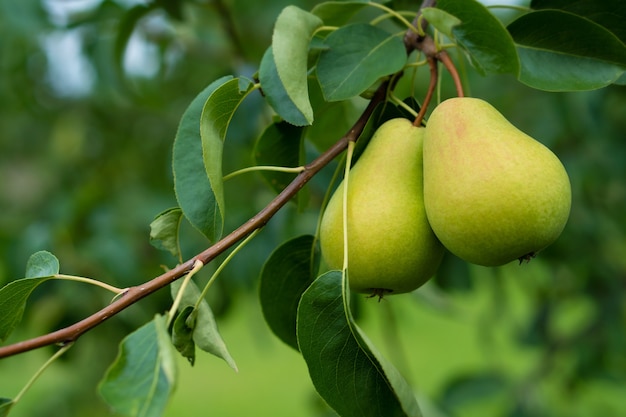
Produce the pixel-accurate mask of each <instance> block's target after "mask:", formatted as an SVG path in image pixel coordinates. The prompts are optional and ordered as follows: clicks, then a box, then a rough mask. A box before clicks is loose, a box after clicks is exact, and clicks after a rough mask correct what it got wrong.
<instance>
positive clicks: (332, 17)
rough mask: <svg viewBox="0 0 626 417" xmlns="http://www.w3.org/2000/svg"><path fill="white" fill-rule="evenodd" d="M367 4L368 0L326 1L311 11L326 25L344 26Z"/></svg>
mask: <svg viewBox="0 0 626 417" xmlns="http://www.w3.org/2000/svg"><path fill="white" fill-rule="evenodd" d="M367 5H368V4H367V1H326V2H324V3H320V4H317V5H316V6H315V7H313V9H311V13H313V14H314V15H315V16H317V17H319V18H320V19H322V20H323V21H324V24H325V25H326V26H343V25H345V24H346V23H347V22H348V21H349V20H350V19H351V18H352V16H354V14H355V13H357V12H358V11H360V10H361V9H362V8H363V7H365V6H367Z"/></svg>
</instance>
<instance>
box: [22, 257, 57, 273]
mask: <svg viewBox="0 0 626 417" xmlns="http://www.w3.org/2000/svg"><path fill="white" fill-rule="evenodd" d="M58 273H59V260H58V259H57V258H56V256H54V255H53V254H51V253H50V252H47V251H39V252H35V253H33V254H32V255H31V256H30V258H28V261H27V262H26V278H42V277H50V276H53V275H56V274H58Z"/></svg>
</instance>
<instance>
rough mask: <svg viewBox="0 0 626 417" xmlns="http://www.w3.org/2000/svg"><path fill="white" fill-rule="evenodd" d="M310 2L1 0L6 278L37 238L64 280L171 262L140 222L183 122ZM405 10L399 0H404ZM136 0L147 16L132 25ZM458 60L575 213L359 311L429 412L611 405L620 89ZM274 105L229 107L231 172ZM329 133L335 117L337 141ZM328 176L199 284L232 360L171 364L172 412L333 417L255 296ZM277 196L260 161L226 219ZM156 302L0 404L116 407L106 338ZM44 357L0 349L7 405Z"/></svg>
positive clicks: (619, 257) (625, 357)
mask: <svg viewBox="0 0 626 417" xmlns="http://www.w3.org/2000/svg"><path fill="white" fill-rule="evenodd" d="M315 3H316V2H314V1H303V0H298V1H297V0H268V1H264V2H258V1H256V0H214V1H208V0H206V1H203V0H171V1H169V0H155V1H152V2H150V1H133V0H41V1H39V0H20V1H14V0H0V285H4V284H6V283H7V282H9V281H11V280H14V279H17V278H20V277H22V276H23V274H24V268H25V263H26V261H27V259H28V257H29V256H30V255H31V254H32V253H34V252H36V251H38V250H49V251H51V252H52V253H54V254H55V255H56V256H57V257H58V258H59V259H60V262H61V271H62V272H63V273H67V274H74V275H82V276H88V277H92V278H97V279H100V280H103V281H106V282H108V283H111V284H114V285H117V286H120V287H126V286H130V285H136V284H139V283H141V282H143V281H146V280H148V279H150V278H151V277H154V276H156V275H158V274H160V273H161V272H162V270H163V269H162V268H163V267H162V265H166V266H170V267H171V266H173V265H175V263H176V261H177V260H176V259H174V258H173V257H172V256H171V255H169V254H167V253H164V252H161V251H158V250H157V249H155V248H153V247H152V246H151V245H150V244H149V239H148V237H149V224H150V222H151V221H152V219H153V218H154V216H156V215H157V214H158V213H159V212H161V211H162V210H165V209H167V208H170V207H173V206H175V205H176V201H175V197H174V193H173V182H172V175H171V149H172V143H173V139H174V136H175V132H176V128H177V123H178V120H179V118H180V117H181V115H182V113H183V111H184V110H185V108H186V106H187V105H188V104H189V102H190V101H191V100H192V99H193V97H194V96H195V95H196V94H197V93H198V92H199V91H201V90H202V89H203V88H204V87H205V86H206V85H208V84H209V83H210V82H211V81H213V80H215V79H216V78H218V77H220V76H222V75H227V74H234V75H246V76H251V75H252V74H254V72H255V71H256V69H257V67H258V63H259V62H260V59H261V57H262V54H263V52H264V51H265V48H266V47H267V46H268V45H269V44H270V39H271V31H272V27H273V22H274V20H275V19H276V16H277V15H278V13H279V12H280V10H281V9H282V8H283V7H285V6H287V5H288V4H295V5H299V6H301V7H303V8H305V9H310V8H311V7H312V6H313V5H314V4H315ZM414 3H417V2H409V1H405V2H392V6H393V7H395V8H398V9H409V10H416V8H417V5H416V4H414ZM141 5H143V6H144V7H148V8H150V10H149V11H148V12H146V13H141V18H140V19H136V18H135V17H136V16H138V11H139V10H140V9H139V8H137V6H141ZM126 38H128V44H127V47H126V48H125V50H122V49H120V45H121V41H120V40H121V39H126ZM462 67H463V68H464V70H465V71H466V72H465V74H466V75H465V76H466V81H467V83H466V84H467V85H468V87H469V93H470V94H471V95H473V96H476V97H482V98H485V99H487V100H489V101H490V102H492V103H493V104H494V105H495V106H496V107H497V108H499V109H500V110H501V112H502V113H503V114H505V116H506V117H507V118H509V120H511V121H512V122H513V123H514V124H515V125H517V126H518V127H519V128H521V129H522V130H524V131H525V132H527V133H529V134H530V135H532V136H534V137H536V138H537V139H539V140H540V141H541V142H543V143H545V144H546V145H548V146H549V147H550V148H552V149H553V150H554V151H555V153H557V155H559V157H560V158H561V159H562V161H563V163H564V165H565V166H566V168H567V170H568V172H569V174H570V177H571V181H572V187H573V208H572V213H571V218H570V221H569V223H568V225H567V227H566V229H565V231H564V233H563V235H562V236H561V238H560V239H559V240H558V242H556V243H555V244H554V245H552V246H551V247H550V248H548V249H546V250H545V251H544V252H543V253H541V255H540V256H539V257H538V258H536V259H534V260H532V262H530V263H528V264H523V265H521V266H520V265H517V264H511V265H507V266H505V267H501V268H482V267H474V266H468V265H466V264H464V263H463V262H460V261H459V260H456V259H453V258H448V259H446V262H445V263H444V265H443V267H442V270H441V271H440V273H439V274H438V276H437V277H436V279H435V280H434V281H433V282H431V283H429V284H428V285H427V286H425V287H423V288H422V289H420V290H419V291H417V292H416V293H414V294H409V295H403V296H397V297H393V298H389V299H385V300H383V301H382V302H380V303H378V302H376V301H375V300H373V299H368V300H366V299H359V300H358V303H357V307H358V309H357V312H358V320H359V323H360V324H361V325H362V327H363V328H364V329H365V330H366V332H367V333H368V335H370V336H371V338H372V340H373V341H374V342H375V343H376V345H377V346H378V347H379V348H380V349H381V350H382V351H383V352H384V353H385V354H386V355H387V356H388V357H389V358H390V359H391V360H392V361H393V362H394V363H395V364H396V365H397V366H398V368H399V369H400V370H401V372H402V373H403V374H404V375H405V376H406V378H407V379H408V380H409V381H410V382H411V384H412V385H413V386H414V387H415V388H416V390H417V391H418V393H419V397H420V404H421V406H422V408H423V411H424V415H425V416H426V417H443V416H450V417H453V416H454V417H456V416H458V417H470V416H506V417H522V416H529V417H530V416H532V417H543V416H563V417H565V416H567V417H578V416H580V417H587V416H606V417H612V416H616V417H617V416H624V415H626V306H625V295H624V294H625V290H626V89H625V87H620V86H612V87H609V88H605V89H602V90H598V91H590V92H579V93H546V92H541V91H535V90H532V89H530V88H527V87H525V86H523V85H521V84H519V83H518V82H517V81H516V80H515V79H514V78H513V77H510V76H490V77H481V76H479V75H477V74H475V73H473V72H472V70H471V68H470V67H469V66H468V65H467V63H465V64H464V65H462ZM424 74H425V73H424ZM424 77H425V75H424ZM405 87H406V86H403V85H400V86H399V89H398V94H400V95H401V94H402V92H403V88H405ZM446 91H447V90H446V89H445V86H444V93H445V92H446ZM450 91H451V90H450ZM418 98H419V97H418ZM363 104H364V102H360V101H358V100H357V101H355V103H354V106H355V109H356V110H358V108H360V107H362V106H363ZM270 117H271V114H270V112H269V111H268V108H267V106H266V105H265V104H264V103H263V102H262V100H261V99H260V98H259V97H254V96H251V97H249V99H247V100H246V101H245V102H244V104H243V105H242V107H241V108H240V109H239V110H238V112H237V113H236V115H235V118H236V120H235V123H233V124H232V125H231V128H230V130H229V133H228V138H227V141H226V150H225V154H226V155H228V157H227V159H226V161H225V171H226V172H228V171H230V170H232V169H235V168H238V167H244V166H248V165H251V164H252V158H251V153H252V149H253V146H254V141H255V139H256V137H257V136H258V135H259V132H260V131H261V129H262V126H263V125H264V124H265V123H267V122H268V120H269V118H270ZM343 133H344V132H343V131H342V130H341V129H339V127H337V126H329V127H328V135H329V137H330V139H332V138H333V137H335V138H338V137H340V136H341V135H342V134H343ZM311 152H315V150H311ZM330 173H331V171H329V172H323V173H322V175H321V176H320V178H317V179H316V180H314V181H313V184H312V186H311V204H310V207H309V208H308V209H306V210H304V211H302V212H299V211H298V210H296V208H295V207H291V206H288V207H285V209H284V210H282V211H281V212H280V213H279V214H278V215H277V216H276V217H275V218H274V219H273V220H272V221H271V222H270V223H269V225H268V226H267V228H266V230H264V232H263V233H262V234H261V235H260V237H258V238H257V239H255V241H253V243H251V244H250V245H249V246H247V247H246V248H245V249H244V250H243V251H242V253H241V254H240V255H238V258H237V259H239V260H237V259H236V260H235V261H234V262H233V263H232V264H231V265H229V266H228V267H227V268H226V270H225V271H224V275H223V276H222V277H221V278H220V279H219V280H218V281H217V285H216V287H214V288H213V289H212V291H211V294H210V295H209V302H210V304H211V306H212V307H213V309H214V310H215V313H216V315H217V317H218V324H219V326H220V329H221V332H222V335H223V336H224V339H225V341H226V343H227V344H228V346H229V349H230V351H231V353H232V355H233V356H234V358H235V360H236V361H237V363H238V366H239V369H240V371H239V373H234V372H232V370H231V369H230V368H228V366H227V365H226V364H225V363H222V362H221V361H220V360H219V359H217V358H214V357H211V356H209V355H203V354H201V355H199V357H198V360H197V363H196V365H195V366H194V367H193V368H192V367H190V366H188V364H187V363H186V361H185V360H184V359H183V358H181V359H180V371H181V375H180V381H179V385H178V390H177V392H176V393H175V395H174V397H173V399H172V401H171V403H170V406H169V408H168V411H167V415H168V416H196V415H215V416H248V415H255V416H283V415H284V416H294V415H298V416H311V417H313V416H326V415H333V414H332V413H331V412H329V411H328V409H327V408H326V407H325V406H324V404H323V402H322V401H321V400H320V399H319V398H318V397H317V396H316V394H315V391H314V389H313V387H312V385H311V383H310V382H309V379H308V375H307V370H306V366H305V364H304V362H303V361H302V360H301V358H300V357H299V355H298V354H297V353H296V352H295V351H293V350H292V349H290V348H289V347H287V346H285V345H283V344H282V343H281V342H280V341H278V340H277V339H276V338H275V337H274V336H273V335H272V334H271V332H270V331H269V329H268V327H267V326H266V325H265V323H264V322H263V319H262V317H261V313H260V309H259V306H258V302H257V300H256V291H257V277H258V273H259V271H260V268H261V266H262V264H263V261H264V259H265V258H266V257H267V256H268V255H269V253H270V252H271V250H272V248H274V247H275V246H276V245H277V244H279V243H280V242H282V241H283V240H285V239H286V238H289V237H292V236H296V235H298V234H301V233H312V232H313V231H314V227H315V223H316V221H317V216H318V212H317V210H318V207H319V205H318V206H316V204H319V201H320V200H321V198H322V196H323V193H324V187H325V184H326V181H327V180H328V177H329V175H330ZM272 196H273V193H272V191H271V190H270V189H269V188H268V187H267V186H266V185H265V184H264V183H263V181H262V179H261V178H260V176H258V175H257V174H253V175H249V176H244V177H242V178H237V179H235V180H233V181H232V182H229V184H228V189H227V204H228V209H229V217H228V219H227V230H229V229H232V228H234V227H236V226H237V225H238V224H240V223H242V222H243V221H245V220H246V219H247V218H249V217H250V216H251V215H253V214H254V213H256V212H257V211H258V210H259V209H260V208H262V207H263V206H264V205H265V204H266V203H267V202H268V201H269V200H270V199H271V197H272ZM182 246H183V253H184V254H185V255H186V257H191V256H192V255H193V254H195V253H197V252H199V251H200V250H202V249H203V248H205V247H206V246H208V242H206V241H205V240H204V239H203V238H202V237H201V236H200V235H199V234H198V233H196V232H195V231H194V230H192V229H191V227H189V226H186V225H184V226H183V241H182ZM212 268H213V267H207V268H205V270H203V272H202V276H201V277H200V279H206V277H207V276H208V275H209V274H210V272H211V270H212ZM109 300H110V296H109V294H106V293H103V292H102V291H101V290H99V289H95V288H92V287H89V286H86V285H84V284H78V283H66V282H48V283H46V284H45V285H44V286H42V287H41V288H39V289H38V290H37V291H36V292H35V293H34V294H33V296H32V298H31V299H30V300H29V304H28V306H27V311H26V314H25V317H24V320H23V322H22V324H21V325H20V328H19V330H18V331H17V332H16V333H15V334H14V335H13V336H12V337H11V339H10V340H9V341H8V342H12V341H17V340H20V339H23V338H27V337H33V336H36V335H39V334H42V333H45V332H47V331H50V330H52V329H56V328H59V327H62V326H65V325H68V324H71V323H73V322H75V321H76V320H79V319H81V318H83V317H85V316H87V315H89V314H91V313H92V312H94V311H96V310H98V309H99V308H101V307H102V306H103V305H105V304H106V303H107V302H109ZM170 302H171V299H170V296H169V292H168V291H167V289H166V290H163V291H161V292H159V293H157V294H155V295H154V296H152V297H150V298H148V299H145V300H143V301H141V302H140V303H138V304H137V305H135V306H133V307H131V308H129V309H128V310H127V311H125V312H123V313H122V314H120V315H119V316H117V317H115V318H114V319H112V320H110V321H109V322H107V323H105V324H104V325H102V326H100V327H98V328H97V329H95V330H93V331H91V332H89V333H88V334H86V335H85V336H83V337H82V338H81V339H80V341H79V343H78V344H77V345H76V346H75V347H74V348H72V349H71V350H70V351H69V352H68V353H67V354H66V355H65V356H64V357H63V358H62V359H61V360H59V361H58V362H56V363H55V364H54V365H53V366H52V367H51V369H49V370H48V371H47V372H46V373H45V374H44V375H43V376H42V377H41V379H40V380H38V381H37V383H36V384H35V385H34V387H33V388H32V389H31V390H30V391H29V392H28V393H27V394H26V395H25V396H24V398H23V400H22V402H20V403H19V404H18V405H17V406H16V407H15V409H14V411H13V412H12V415H14V416H16V417H18V416H28V417H38V416H50V415H55V416H68V417H70V416H84V415H90V416H109V415H114V414H113V413H112V412H111V411H110V410H108V409H107V406H106V405H105V404H104V403H103V402H102V401H101V400H100V398H99V397H98V395H97V392H96V387H97V384H98V381H99V379H100V378H101V377H102V375H103V373H104V371H105V369H106V368H107V367H108V365H109V364H110V363H111V362H112V361H113V359H114V358H115V355H116V353H117V344H118V343H119V341H120V340H121V338H122V337H123V336H124V335H125V334H127V333H128V332H130V331H132V330H134V329H135V328H137V327H139V326H140V325H142V324H143V323H145V322H146V321H148V320H150V319H151V318H152V317H153V315H154V314H155V313H158V312H162V311H165V310H166V309H167V308H168V307H169V305H170ZM51 352H52V348H47V349H40V350H38V351H35V352H29V353H26V354H23V355H20V356H17V357H12V358H7V359H3V360H2V361H0V397H8V398H12V397H14V396H15V395H16V394H17V393H18V392H19V390H20V389H21V387H22V386H23V385H24V384H25V383H26V381H27V380H28V379H29V378H30V376H31V375H32V374H33V372H34V371H35V370H36V369H37V368H38V367H39V366H40V365H41V364H42V363H43V362H44V361H45V360H46V359H47V358H48V357H49V355H50V354H51Z"/></svg>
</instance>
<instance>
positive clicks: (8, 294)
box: [0, 251, 59, 342]
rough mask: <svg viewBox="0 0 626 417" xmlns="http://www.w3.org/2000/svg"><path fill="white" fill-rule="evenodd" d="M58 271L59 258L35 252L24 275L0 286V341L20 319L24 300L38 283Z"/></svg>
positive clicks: (6, 336)
mask: <svg viewBox="0 0 626 417" xmlns="http://www.w3.org/2000/svg"><path fill="white" fill-rule="evenodd" d="M58 273H59V260H58V259H57V258H56V257H55V256H54V255H53V254H51V253H50V252H47V251H39V252H35V253H34V254H32V255H31V256H30V258H28V261H27V262H26V276H27V278H22V279H19V280H15V281H12V282H9V283H8V284H7V285H5V286H4V287H2V288H0V342H4V341H5V340H6V339H7V338H8V337H9V335H10V334H11V333H12V332H13V330H14V329H15V328H16V327H17V325H18V324H19V323H20V321H22V317H23V316H24V310H25V309H26V301H27V300H28V297H30V295H31V293H32V292H33V291H34V290H35V288H37V286H39V284H41V283H43V282H45V281H47V280H49V279H52V278H53V277H54V275H56V274H58Z"/></svg>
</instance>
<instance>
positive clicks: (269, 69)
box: [259, 46, 309, 126]
mask: <svg viewBox="0 0 626 417" xmlns="http://www.w3.org/2000/svg"><path fill="white" fill-rule="evenodd" d="M259 80H260V82H261V88H262V89H263V94H264V95H265V98H266V99H267V102H268V103H269V105H270V106H272V108H273V109H274V111H275V112H276V113H277V114H278V115H279V116H280V117H282V118H283V119H284V120H286V121H287V122H289V123H291V124H292V125H295V126H305V125H307V124H309V122H308V121H307V119H306V117H305V116H304V114H302V112H301V111H300V110H299V109H298V108H297V107H296V105H295V104H294V103H293V101H291V98H289V95H288V94H287V91H286V90H285V87H284V86H283V83H282V81H281V80H280V77H279V76H278V70H277V69H276V64H275V62H274V54H273V52H272V47H271V46H270V47H269V48H267V50H266V51H265V54H264V55H263V59H261V66H260V68H259Z"/></svg>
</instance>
